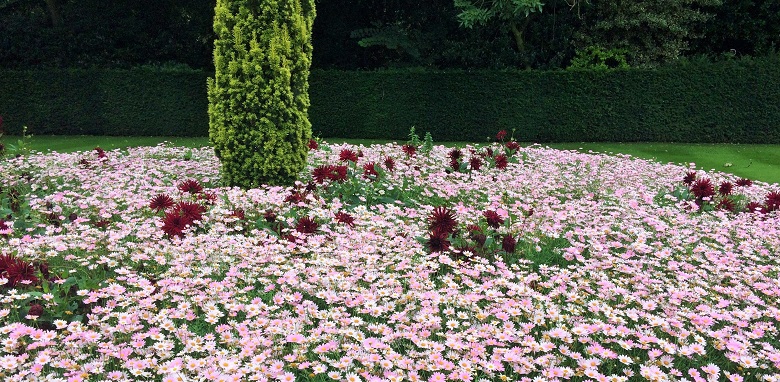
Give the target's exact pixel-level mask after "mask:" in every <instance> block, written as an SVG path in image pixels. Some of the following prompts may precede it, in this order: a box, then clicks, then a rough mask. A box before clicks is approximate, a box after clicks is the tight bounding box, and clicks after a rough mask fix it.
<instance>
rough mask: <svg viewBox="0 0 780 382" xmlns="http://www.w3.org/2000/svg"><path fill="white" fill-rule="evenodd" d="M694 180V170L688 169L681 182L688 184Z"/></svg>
mask: <svg viewBox="0 0 780 382" xmlns="http://www.w3.org/2000/svg"><path fill="white" fill-rule="evenodd" d="M695 180H696V172H695V171H689V172H688V173H687V174H685V177H684V178H683V183H685V184H686V185H688V186H690V185H691V184H693V182H694V181H695Z"/></svg>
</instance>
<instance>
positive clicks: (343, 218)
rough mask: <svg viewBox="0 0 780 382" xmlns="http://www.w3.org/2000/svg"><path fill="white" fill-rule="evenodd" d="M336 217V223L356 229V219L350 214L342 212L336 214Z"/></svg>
mask: <svg viewBox="0 0 780 382" xmlns="http://www.w3.org/2000/svg"><path fill="white" fill-rule="evenodd" d="M335 217H336V221H337V222H339V223H341V224H346V225H348V226H349V227H354V226H355V218H354V217H352V215H350V214H348V213H346V212H341V211H339V212H336V216H335Z"/></svg>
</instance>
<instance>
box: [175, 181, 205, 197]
mask: <svg viewBox="0 0 780 382" xmlns="http://www.w3.org/2000/svg"><path fill="white" fill-rule="evenodd" d="M178 187H179V190H181V192H189V193H190V194H197V193H200V192H201V191H203V186H201V185H200V183H198V181H197V180H195V179H187V180H185V181H183V182H181V183H179V186H178Z"/></svg>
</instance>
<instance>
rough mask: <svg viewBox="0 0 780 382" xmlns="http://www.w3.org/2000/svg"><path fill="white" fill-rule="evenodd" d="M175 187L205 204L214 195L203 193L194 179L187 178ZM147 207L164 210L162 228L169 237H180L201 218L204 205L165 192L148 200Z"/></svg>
mask: <svg viewBox="0 0 780 382" xmlns="http://www.w3.org/2000/svg"><path fill="white" fill-rule="evenodd" d="M177 188H178V189H179V190H180V191H182V192H183V193H188V194H191V195H193V196H194V197H195V198H196V199H197V200H199V201H204V202H206V203H207V204H210V203H213V202H214V201H215V199H216V196H215V195H213V194H205V193H203V186H202V185H201V184H200V183H199V182H198V181H196V180H193V179H188V180H185V181H183V182H181V183H179V184H178V186H177ZM149 208H151V209H152V210H154V211H155V212H158V213H159V212H164V213H165V216H164V217H163V227H162V230H163V232H165V234H166V235H168V236H169V237H182V236H184V230H186V229H187V227H188V226H191V225H192V224H193V223H195V222H196V221H200V220H202V219H203V214H204V213H205V212H206V207H205V206H204V205H203V204H201V203H197V202H190V201H184V200H182V201H179V202H175V201H174V200H173V198H172V197H171V196H169V195H166V194H159V195H157V196H155V197H153V198H152V200H151V201H150V202H149Z"/></svg>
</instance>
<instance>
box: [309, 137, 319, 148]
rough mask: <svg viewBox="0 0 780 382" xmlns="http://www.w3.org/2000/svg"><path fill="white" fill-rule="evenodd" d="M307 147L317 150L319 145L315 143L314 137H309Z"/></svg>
mask: <svg viewBox="0 0 780 382" xmlns="http://www.w3.org/2000/svg"><path fill="white" fill-rule="evenodd" d="M308 147H309V150H317V148H318V147H320V145H319V144H317V141H315V140H314V139H309V144H308Z"/></svg>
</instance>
